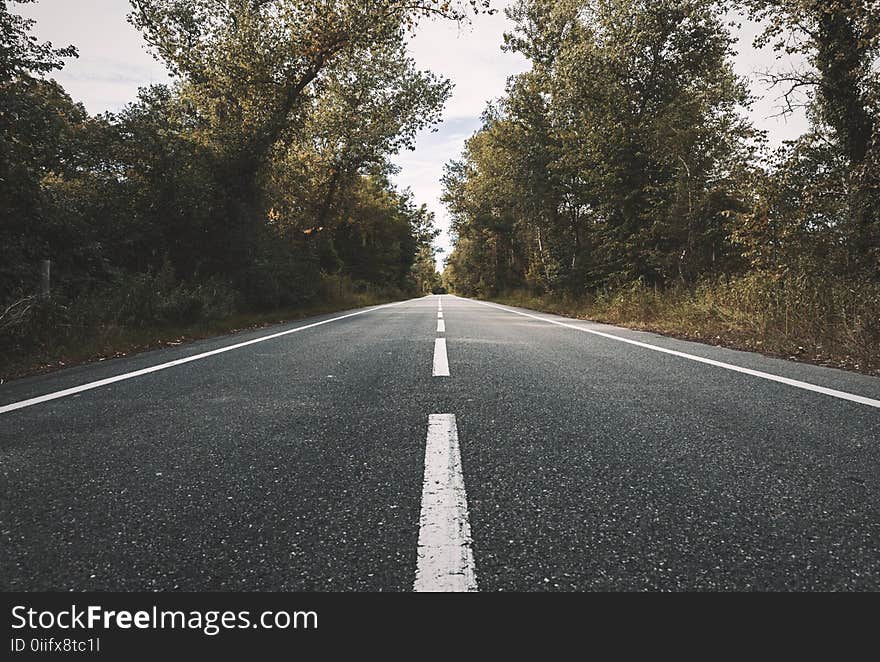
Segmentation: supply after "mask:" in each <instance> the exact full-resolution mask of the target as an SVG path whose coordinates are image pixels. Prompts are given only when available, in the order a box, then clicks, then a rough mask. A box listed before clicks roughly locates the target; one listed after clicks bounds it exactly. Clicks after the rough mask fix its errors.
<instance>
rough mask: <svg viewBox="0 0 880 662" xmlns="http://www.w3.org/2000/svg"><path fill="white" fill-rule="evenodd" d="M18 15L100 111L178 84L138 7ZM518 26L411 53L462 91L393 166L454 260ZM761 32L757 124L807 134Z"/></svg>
mask: <svg viewBox="0 0 880 662" xmlns="http://www.w3.org/2000/svg"><path fill="white" fill-rule="evenodd" d="M508 4H510V3H509V1H508V0H496V2H495V4H494V6H495V7H497V8H499V9H503V7H505V6H506V5H508ZM15 11H16V12H18V13H20V14H22V15H25V16H28V17H31V18H34V19H36V20H37V24H36V27H35V34H36V35H37V37H39V38H40V39H41V40H44V41H45V40H48V41H51V42H52V43H53V44H55V45H56V46H66V45H68V44H73V45H75V46H76V47H77V48H78V49H79V58H78V59H76V60H72V61H70V62H69V63H68V64H67V66H66V67H65V68H64V69H63V70H61V71H60V72H56V73H55V74H54V77H55V78H56V79H57V80H58V82H60V83H61V84H62V85H63V86H64V87H65V89H67V91H68V92H69V93H70V95H71V96H72V97H73V98H74V99H75V100H77V101H81V102H82V103H83V104H84V105H85V107H86V109H87V110H88V111H89V112H91V113H99V112H104V111H116V110H119V109H121V108H122V107H123V106H125V105H126V104H127V103H129V102H130V101H132V100H134V99H135V98H136V96H137V91H138V88H139V87H142V86H145V85H150V84H153V83H160V82H165V81H167V80H168V76H167V73H166V70H165V67H164V65H162V64H161V63H160V62H157V61H155V60H154V59H153V58H152V57H151V56H150V55H149V54H148V53H147V52H146V49H145V45H144V42H143V39H142V38H141V36H140V33H138V31H137V30H135V29H134V28H133V27H132V26H131V25H129V24H128V23H127V22H126V15H127V14H128V11H129V3H128V0H38V1H37V3H36V4H28V5H17V6H15ZM509 29H510V24H509V22H508V21H507V19H506V17H505V16H504V13H503V11H499V12H498V13H497V14H495V15H493V16H480V17H478V18H476V19H475V20H474V21H473V22H472V23H471V24H470V25H458V24H454V23H451V22H449V21H429V22H425V23H423V24H422V26H421V27H420V28H419V32H418V34H417V35H416V36H415V37H414V38H413V40H412V42H411V43H410V53H411V54H412V56H413V58H414V59H415V61H416V64H417V66H418V67H419V68H420V69H429V70H431V71H433V72H435V73H437V74H440V75H442V76H445V77H447V78H449V79H450V80H451V81H452V82H453V83H454V85H455V87H454V89H453V94H452V97H451V99H450V100H449V102H448V103H447V105H446V108H445V112H444V119H443V123H442V124H441V125H440V126H439V127H437V129H438V130H437V131H436V132H432V131H427V130H426V131H423V132H422V133H421V134H420V135H419V136H418V139H417V141H416V148H415V150H414V151H407V152H404V153H402V154H399V155H397V156H396V157H395V158H394V159H393V160H394V162H395V163H396V164H397V165H399V166H400V173H399V174H398V175H397V176H396V179H395V181H396V183H397V185H398V186H399V187H401V188H406V187H408V188H410V189H411V190H412V193H413V197H414V199H415V201H416V202H417V203H419V204H421V203H425V204H427V205H428V208H429V209H431V210H432V211H433V212H434V213H435V215H436V221H437V226H438V227H439V228H440V229H441V231H442V234H441V236H440V237H439V239H438V241H437V245H438V247H439V248H441V249H442V250H443V251H444V252H445V253H447V254H448V252H449V250H450V247H451V245H450V237H449V233H448V228H449V221H448V217H447V214H446V210H445V209H444V207H443V205H442V204H441V203H440V193H441V186H440V177H441V176H442V174H443V165H444V164H445V163H446V162H448V161H449V160H450V159H454V158H457V157H458V156H459V155H460V154H461V150H462V148H463V144H464V141H465V140H466V139H467V138H468V137H469V136H470V135H472V134H473V132H474V131H476V130H477V129H478V128H479V125H480V115H481V113H482V111H483V109H484V108H485V106H486V103H487V102H488V101H491V100H492V99H496V98H498V97H499V96H501V95H502V94H503V93H504V86H505V83H506V81H507V78H508V77H509V76H511V75H514V74H516V73H519V72H522V71H525V70H527V69H528V63H527V61H526V60H524V59H523V58H522V57H521V56H519V55H517V54H513V53H504V52H502V51H501V43H502V35H503V33H504V32H505V30H509ZM756 32H757V26H755V25H753V24H749V23H748V22H744V24H743V27H742V28H741V29H740V30H738V35H737V36H738V37H739V42H738V44H737V50H738V53H737V56H736V58H735V60H734V68H735V70H736V72H737V73H738V74H740V75H742V76H745V77H747V79H748V80H749V82H750V85H751V88H752V93H753V94H754V95H755V96H756V97H758V99H759V100H758V101H757V102H756V103H755V104H754V106H753V107H752V109H751V113H750V117H751V120H752V122H753V123H754V124H755V125H756V126H758V127H759V128H761V129H764V130H766V131H768V133H769V136H770V142H771V144H780V143H781V142H782V141H783V140H790V139H794V138H797V137H798V136H799V135H801V133H803V132H804V130H805V129H806V120H805V118H804V117H803V114H802V113H799V114H796V115H794V116H793V117H790V118H781V117H778V116H777V115H778V113H779V100H778V98H777V97H778V93H777V92H776V91H773V90H768V89H767V88H766V86H765V84H764V83H763V82H762V81H761V80H760V77H759V76H758V73H759V72H760V71H764V70H767V69H769V68H771V67H779V66H780V65H779V64H777V63H776V62H775V60H774V55H773V53H772V52H771V51H769V50H764V51H757V50H755V49H754V48H753V47H752V45H751V42H752V38H753V37H754V35H755V34H756ZM790 65H791V63H783V65H782V66H784V67H787V66H790ZM442 257H443V255H442V254H441V256H440V260H441V263H442Z"/></svg>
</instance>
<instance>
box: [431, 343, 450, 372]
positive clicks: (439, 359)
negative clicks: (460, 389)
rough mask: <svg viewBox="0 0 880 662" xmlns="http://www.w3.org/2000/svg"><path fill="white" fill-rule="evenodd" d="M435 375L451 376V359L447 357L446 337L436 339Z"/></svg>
mask: <svg viewBox="0 0 880 662" xmlns="http://www.w3.org/2000/svg"><path fill="white" fill-rule="evenodd" d="M433 374H434V377H449V359H447V358H446V338H436V339H435V340H434V372H433Z"/></svg>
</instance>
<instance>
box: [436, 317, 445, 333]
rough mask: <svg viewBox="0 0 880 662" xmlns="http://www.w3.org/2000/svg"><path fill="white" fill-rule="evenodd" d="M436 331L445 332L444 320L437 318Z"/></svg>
mask: <svg viewBox="0 0 880 662" xmlns="http://www.w3.org/2000/svg"><path fill="white" fill-rule="evenodd" d="M437 333H446V322H444V321H443V320H437Z"/></svg>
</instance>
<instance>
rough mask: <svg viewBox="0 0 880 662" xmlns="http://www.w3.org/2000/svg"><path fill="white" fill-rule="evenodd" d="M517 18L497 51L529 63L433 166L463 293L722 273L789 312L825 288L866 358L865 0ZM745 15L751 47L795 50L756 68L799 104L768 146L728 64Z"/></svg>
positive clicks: (715, 277) (552, 4)
mask: <svg viewBox="0 0 880 662" xmlns="http://www.w3.org/2000/svg"><path fill="white" fill-rule="evenodd" d="M508 15H509V17H510V19H511V20H512V21H513V24H514V29H513V30H512V31H511V32H510V33H508V34H506V35H505V42H504V48H505V49H508V50H510V51H513V52H517V53H521V54H522V55H524V56H525V57H526V58H528V60H529V61H530V63H531V68H530V69H529V70H528V71H526V72H525V73H522V74H519V75H517V76H513V77H512V78H511V79H510V80H509V82H508V85H507V89H506V93H505V95H504V96H503V97H502V98H501V99H499V100H498V101H497V102H494V103H492V104H490V105H489V106H488V108H487V109H486V111H485V113H484V117H483V123H482V127H481V128H480V130H478V131H477V132H476V133H475V134H474V135H473V136H472V137H471V138H470V139H469V140H468V141H467V143H466V146H465V149H464V152H463V154H462V156H461V158H460V159H458V160H455V161H453V162H451V163H449V164H448V165H447V168H446V173H445V177H444V190H445V192H444V201H445V203H446V205H447V207H448V209H449V211H450V214H451V217H452V220H453V230H454V233H455V247H454V250H453V252H452V254H451V255H450V256H449V259H448V263H447V267H446V271H445V273H444V278H445V279H446V281H447V282H448V283H449V284H450V285H451V286H452V287H453V288H454V289H455V290H456V291H458V292H461V293H464V294H472V295H479V296H497V295H499V294H503V293H505V292H509V291H512V290H526V291H529V292H532V293H536V294H538V295H554V296H559V297H569V298H575V299H576V298H578V297H585V298H590V297H594V298H595V297H597V296H598V297H602V296H605V297H612V298H613V294H609V293H613V292H616V291H621V290H627V289H631V288H636V289H640V290H642V291H644V290H649V291H653V292H655V293H656V292H659V293H660V294H659V295H658V296H662V292H664V291H669V290H676V291H685V290H689V291H691V292H693V291H695V290H696V289H698V288H701V287H702V288H706V287H709V288H712V287H716V288H725V289H724V291H725V293H726V297H727V300H726V302H722V303H725V304H726V303H729V304H731V305H734V303H735V302H733V301H732V298H734V297H744V298H749V297H750V299H749V301H750V302H751V304H752V305H753V306H754V307H755V308H756V309H762V308H768V307H769V308H774V306H775V307H777V308H778V307H779V306H781V305H782V304H785V307H786V310H788V309H789V308H795V307H797V306H798V305H801V304H802V302H803V300H804V299H806V298H809V297H811V296H812V297H814V298H817V297H821V298H824V301H823V303H822V306H821V310H820V307H819V306H818V304H817V306H814V307H813V308H810V314H813V313H815V314H816V315H818V314H820V313H821V314H822V315H825V316H826V319H825V320H823V321H824V322H825V323H826V326H828V325H830V324H832V322H834V323H837V322H840V323H841V324H843V325H846V326H847V327H848V328H849V331H850V332H851V333H855V334H861V336H860V337H861V339H862V341H863V342H864V343H866V344H868V345H870V344H873V353H874V355H875V357H876V354H877V349H878V347H880V300H878V296H880V287H878V283H880V73H878V54H880V12H878V8H877V4H876V2H872V1H870V0H747V1H746V2H718V1H715V0H650V1H648V0H518V1H517V2H515V3H514V4H513V5H512V6H511V7H510V8H509V10H508ZM742 15H748V16H750V17H751V18H752V19H753V20H754V21H757V22H758V25H759V27H760V28H761V33H760V36H759V37H758V40H757V41H758V45H770V46H773V47H774V49H775V50H776V52H777V53H779V54H789V55H796V56H798V57H799V58H800V59H802V60H803V62H804V66H803V68H802V70H795V71H783V70H780V69H779V67H775V66H768V70H767V71H766V72H765V76H766V77H767V79H768V80H769V81H770V82H771V83H772V84H773V90H774V92H775V93H777V94H778V95H779V96H780V98H781V99H782V100H783V102H784V103H785V104H786V106H785V108H783V109H782V112H790V111H792V110H794V109H795V108H796V107H799V106H801V107H804V108H805V109H806V113H807V117H808V119H809V130H808V131H807V132H806V133H805V134H804V135H803V136H801V137H800V138H799V139H798V140H795V141H790V142H786V143H785V144H783V145H782V146H781V147H779V148H778V149H770V147H769V146H768V145H769V141H768V137H767V135H766V134H765V133H763V132H762V131H759V130H758V129H756V128H755V127H754V126H753V125H752V124H751V123H750V122H749V121H748V120H747V112H746V110H747V109H748V107H749V105H750V104H751V103H752V102H753V99H752V98H751V96H750V93H749V89H748V85H747V81H745V80H743V79H742V78H741V77H739V76H737V75H736V74H735V72H734V69H733V64H732V62H733V56H734V48H735V39H734V37H733V35H732V29H731V27H732V26H731V23H732V21H733V20H734V19H735V18H736V17H737V16H742ZM780 298H788V300H787V301H783V302H780ZM774 309H775V308H774ZM817 311H819V312H817ZM786 314H788V313H786ZM831 318H834V319H833V320H832V319H831ZM842 318H847V319H842Z"/></svg>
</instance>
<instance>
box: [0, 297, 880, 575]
mask: <svg viewBox="0 0 880 662" xmlns="http://www.w3.org/2000/svg"><path fill="white" fill-rule="evenodd" d="M878 442H880V380H878V379H876V378H871V377H867V376H862V375H857V374H852V373H847V372H843V371H839V370H834V369H830V368H823V367H816V366H811V365H805V364H798V363H792V362H787V361H782V360H778V359H772V358H767V357H764V356H761V355H758V354H751V353H745V352H738V351H733V350H729V349H724V348H718V347H712V346H706V345H701V344H696V343H689V342H684V341H681V340H676V339H672V338H666V337H662V336H657V335H654V334H649V333H642V332H636V331H631V330H625V329H620V328H616V327H610V326H605V325H599V324H594V323H589V322H581V321H575V320H570V319H566V318H562V317H557V316H553V315H545V314H541V313H535V312H534V311H525V310H522V309H513V308H509V307H503V306H496V305H494V304H485V303H482V302H477V301H472V300H468V299H463V298H458V297H453V296H448V295H445V296H429V297H424V298H419V299H413V300H411V301H406V302H401V303H397V304H392V305H388V306H380V307H376V308H370V309H363V310H358V311H350V312H348V313H337V314H332V315H326V316H322V317H317V318H313V319H309V320H301V321H298V322H295V323H291V324H288V325H282V326H279V327H273V328H271V329H261V330H259V331H251V332H246V333H240V334H236V335H234V336H225V337H220V338H215V339H211V340H205V341H199V342H195V343H191V344H188V345H185V346H181V347H176V348H170V349H162V350H158V351H154V352H148V353H144V354H138V355H136V356H132V357H128V358H123V359H116V360H112V361H106V362H101V363H97V364H92V365H86V366H80V367H76V368H71V369H67V370H62V371H59V372H56V373H53V374H50V375H43V376H38V377H32V378H26V379H21V380H16V381H13V382H10V383H7V384H4V385H2V386H0V478H2V490H0V498H2V507H0V541H2V548H3V554H2V561H0V562H2V568H0V570H2V572H0V588H2V589H3V590H7V591H8V590H191V591H200V590H245V591H256V590H278V591H311V590H317V591H326V590H333V591H337V590H339V591H349V590H368V591H410V590H413V589H415V590H426V591H432V590H449V591H459V590H461V591H466V590H480V591H500V590H504V591H543V590H698V589H706V590H733V589H736V590H871V589H878V588H880V443H878Z"/></svg>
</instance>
